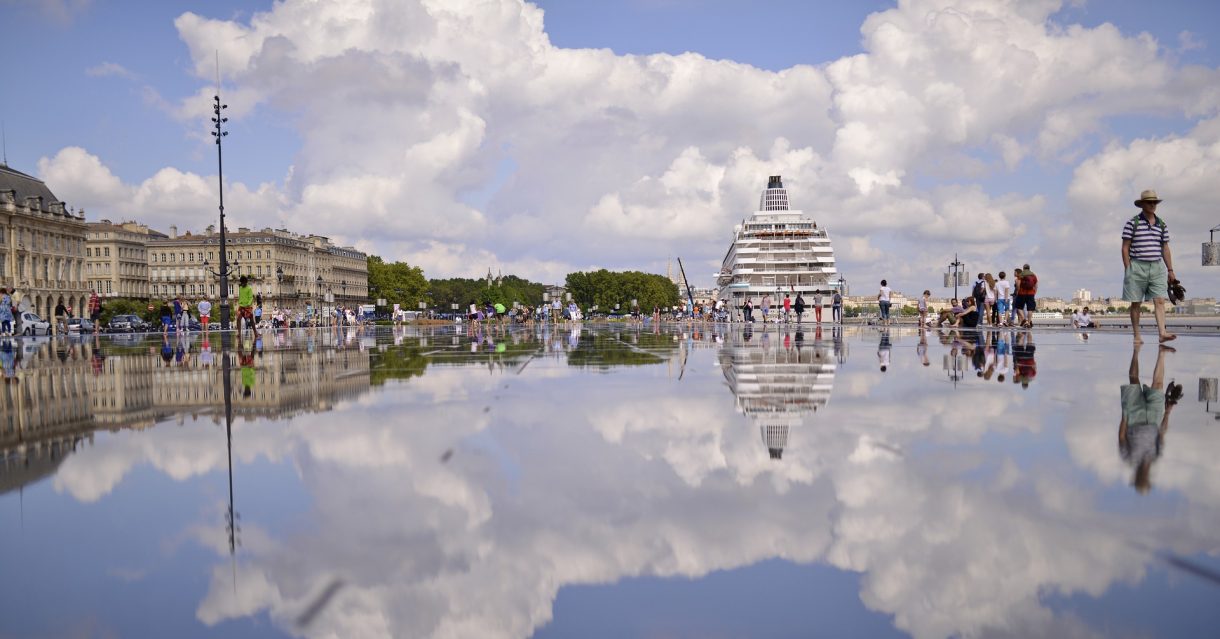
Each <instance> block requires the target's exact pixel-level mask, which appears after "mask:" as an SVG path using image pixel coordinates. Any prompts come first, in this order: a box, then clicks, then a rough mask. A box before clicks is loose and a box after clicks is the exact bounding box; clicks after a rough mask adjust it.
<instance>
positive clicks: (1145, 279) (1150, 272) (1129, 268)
mask: <svg viewBox="0 0 1220 639" xmlns="http://www.w3.org/2000/svg"><path fill="white" fill-rule="evenodd" d="M1160 203H1161V199H1160V198H1159V197H1157V195H1156V191H1154V190H1152V189H1147V190H1145V191H1144V192H1142V193H1140V198H1139V199H1138V200H1136V201H1135V205H1136V206H1138V207H1139V208H1140V213H1139V215H1136V216H1135V217H1133V218H1131V219H1130V220H1127V224H1126V225H1125V226H1123V235H1122V238H1123V245H1122V251H1123V299H1124V300H1126V301H1128V302H1130V303H1131V332H1132V334H1133V335H1134V338H1135V343H1136V344H1142V343H1143V340H1142V339H1141V338H1140V312H1141V310H1142V308H1141V304H1142V303H1143V302H1145V301H1147V300H1149V299H1151V300H1152V304H1153V309H1154V312H1155V314H1156V328H1157V332H1158V333H1159V337H1160V341H1161V343H1162V344H1163V343H1165V342H1168V341H1170V340H1173V339H1177V335H1174V334H1173V333H1170V332H1169V331H1167V330H1165V297H1166V296H1167V295H1168V294H1169V282H1170V281H1172V280H1174V279H1176V278H1175V277H1174V272H1173V255H1172V253H1170V251H1169V227H1168V226H1167V225H1166V224H1165V221H1164V220H1163V219H1161V217H1160V216H1159V215H1157V213H1156V211H1157V205H1158V204H1160Z"/></svg>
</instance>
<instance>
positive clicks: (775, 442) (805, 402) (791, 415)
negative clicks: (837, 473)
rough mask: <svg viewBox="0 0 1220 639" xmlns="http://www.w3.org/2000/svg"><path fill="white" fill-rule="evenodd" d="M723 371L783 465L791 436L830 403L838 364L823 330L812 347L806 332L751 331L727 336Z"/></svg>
mask: <svg viewBox="0 0 1220 639" xmlns="http://www.w3.org/2000/svg"><path fill="white" fill-rule="evenodd" d="M837 352H838V355H839V356H840V357H843V358H844V359H845V358H846V354H845V353H846V351H845V350H844V349H838V351H837ZM720 365H721V369H722V370H723V371H724V377H725V379H726V380H727V381H728V384H729V388H730V389H732V391H733V396H734V397H735V398H736V399H737V407H738V410H740V411H741V412H743V413H745V414H746V416H747V417H748V418H749V420H750V422H751V424H753V425H755V426H757V427H758V430H759V433H760V435H761V436H762V440H763V443H764V444H765V445H766V447H767V451H768V453H769V454H770V456H771V459H781V458H782V457H783V453H784V448H785V447H786V446H787V445H788V437H789V433H790V432H791V430H792V429H793V428H795V427H799V426H800V425H801V424H803V423H804V421H805V418H806V417H808V416H810V415H813V414H814V413H816V412H817V411H818V410H819V409H820V408H822V407H824V406H825V405H826V403H827V402H829V401H830V393H831V390H832V388H833V387H834V378H835V369H836V358H835V357H834V351H832V350H831V348H830V345H828V344H826V343H825V342H823V341H822V329H820V328H818V329H815V331H814V333H813V340H812V341H809V340H808V339H807V334H806V332H804V331H801V330H796V331H790V330H788V329H782V330H780V331H779V332H775V333H772V332H770V331H763V332H762V333H761V334H759V333H754V332H753V331H751V330H749V327H747V329H746V330H745V331H741V332H734V333H729V334H728V335H726V336H725V343H724V347H723V348H722V349H721V350H720Z"/></svg>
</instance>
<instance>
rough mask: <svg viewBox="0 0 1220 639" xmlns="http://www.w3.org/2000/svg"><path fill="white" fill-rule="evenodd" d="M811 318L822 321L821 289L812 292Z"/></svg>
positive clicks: (818, 321)
mask: <svg viewBox="0 0 1220 639" xmlns="http://www.w3.org/2000/svg"><path fill="white" fill-rule="evenodd" d="M813 319H814V320H815V321H816V322H817V323H818V324H821V323H822V291H814V292H813Z"/></svg>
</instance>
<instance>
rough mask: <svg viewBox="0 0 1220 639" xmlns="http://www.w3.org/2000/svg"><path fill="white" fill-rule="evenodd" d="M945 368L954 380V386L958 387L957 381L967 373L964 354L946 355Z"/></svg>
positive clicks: (946, 372)
mask: <svg viewBox="0 0 1220 639" xmlns="http://www.w3.org/2000/svg"><path fill="white" fill-rule="evenodd" d="M950 360H952V363H950ZM944 368H945V374H946V375H948V377H949V379H950V380H951V381H952V382H953V387H954V388H957V382H958V381H959V380H961V379H962V378H963V377H965V375H966V371H965V368H966V367H965V366H963V365H962V356H961V355H958V354H954V353H950V354H948V355H945V359H944Z"/></svg>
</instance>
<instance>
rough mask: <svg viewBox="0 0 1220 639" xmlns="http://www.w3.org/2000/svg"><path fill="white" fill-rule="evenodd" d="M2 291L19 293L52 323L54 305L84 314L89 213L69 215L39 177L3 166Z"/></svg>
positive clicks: (0, 187) (0, 172)
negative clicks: (63, 306)
mask: <svg viewBox="0 0 1220 639" xmlns="http://www.w3.org/2000/svg"><path fill="white" fill-rule="evenodd" d="M0 286H3V287H5V288H16V289H17V292H18V296H19V297H20V298H21V299H22V300H23V301H24V300H27V299H28V300H29V303H30V309H31V310H33V311H34V312H35V313H38V314H39V315H41V316H43V317H44V318H49V317H51V316H52V311H53V310H54V309H55V305H56V304H58V303H59V302H63V303H64V305H65V306H70V307H72V308H73V312H74V313H79V311H78V310H77V309H83V308H84V307H85V303H86V302H87V300H88V293H89V290H88V288H87V286H86V282H85V213H84V211H83V210H82V211H79V212H78V211H72V210H69V209H68V207H67V205H66V204H64V203H63V202H62V201H60V200H59V198H57V197H55V194H54V193H52V192H51V190H50V189H49V188H47V185H46V184H44V183H43V181H42V180H39V179H38V178H34V177H31V176H29V175H26V174H24V173H22V172H20V171H17V170H15V169H12V168H9V167H8V166H7V165H4V164H0Z"/></svg>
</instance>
